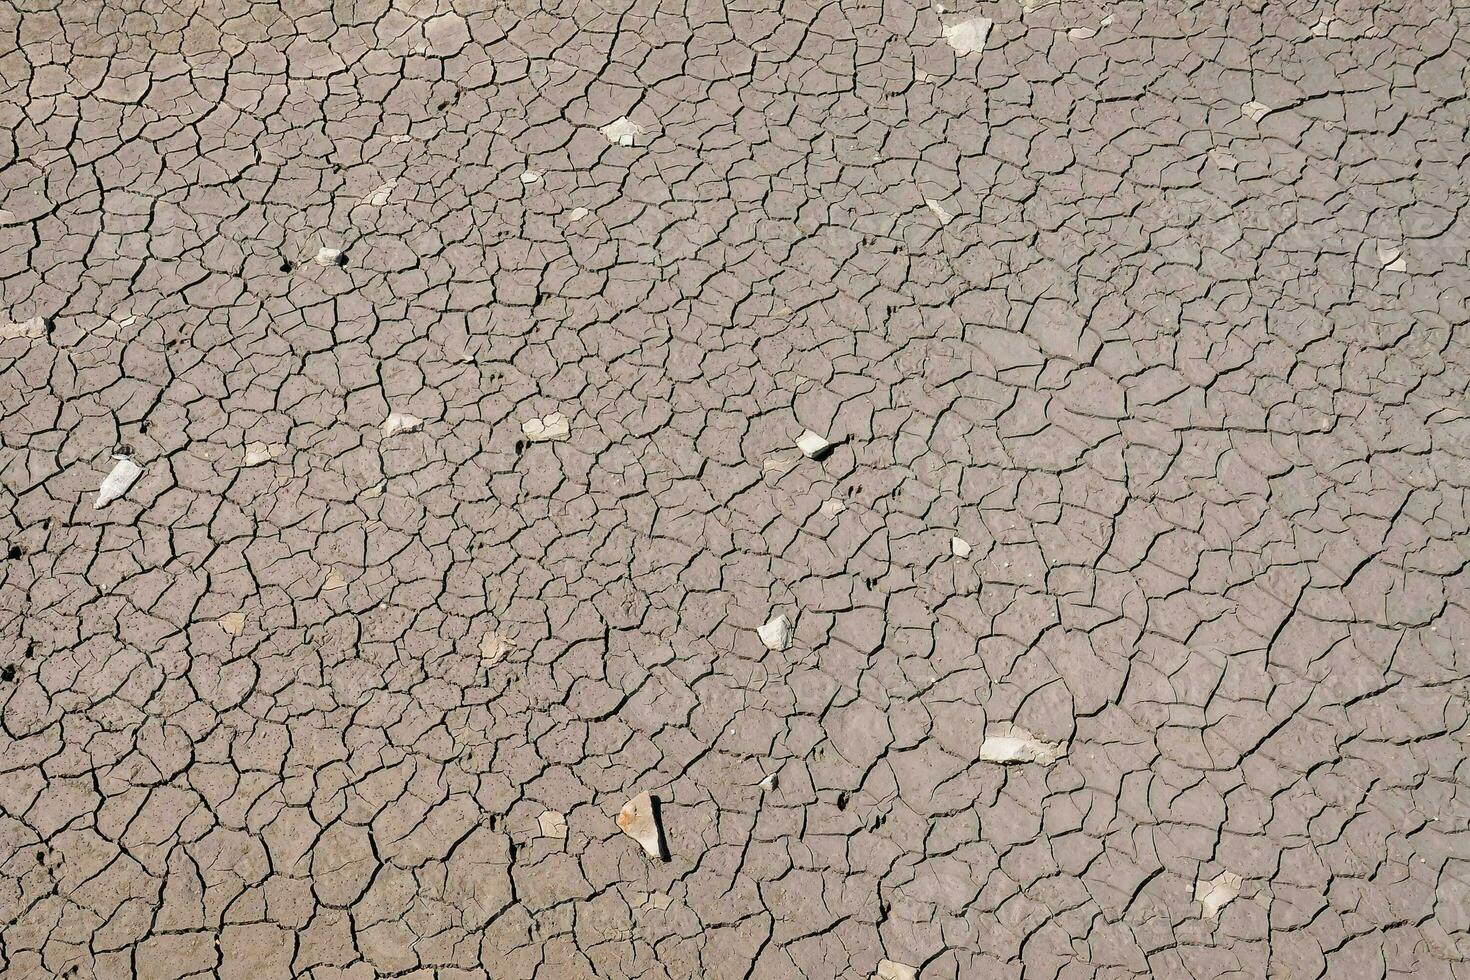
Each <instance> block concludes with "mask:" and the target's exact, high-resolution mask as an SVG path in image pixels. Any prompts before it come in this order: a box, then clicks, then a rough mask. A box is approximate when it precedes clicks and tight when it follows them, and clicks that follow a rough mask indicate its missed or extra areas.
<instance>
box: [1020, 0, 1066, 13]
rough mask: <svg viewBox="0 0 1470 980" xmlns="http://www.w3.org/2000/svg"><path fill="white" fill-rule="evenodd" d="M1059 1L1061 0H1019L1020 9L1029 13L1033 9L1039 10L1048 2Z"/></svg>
mask: <svg viewBox="0 0 1470 980" xmlns="http://www.w3.org/2000/svg"><path fill="white" fill-rule="evenodd" d="M1061 2H1062V0H1021V9H1022V10H1024V11H1025V12H1026V13H1028V14H1029V13H1031V11H1033V10H1040V9H1041V8H1042V7H1045V6H1047V5H1049V4H1053V3H1061Z"/></svg>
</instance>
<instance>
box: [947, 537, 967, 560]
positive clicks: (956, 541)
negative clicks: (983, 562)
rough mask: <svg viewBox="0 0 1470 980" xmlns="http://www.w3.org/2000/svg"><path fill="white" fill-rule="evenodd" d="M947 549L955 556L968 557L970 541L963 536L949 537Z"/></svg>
mask: <svg viewBox="0 0 1470 980" xmlns="http://www.w3.org/2000/svg"><path fill="white" fill-rule="evenodd" d="M949 550H950V551H951V552H953V553H954V556H955V557H956V558H968V557H970V542H968V541H966V540H965V539H964V538H950V539H949Z"/></svg>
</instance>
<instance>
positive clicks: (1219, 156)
mask: <svg viewBox="0 0 1470 980" xmlns="http://www.w3.org/2000/svg"><path fill="white" fill-rule="evenodd" d="M1210 159H1211V160H1213V161H1215V166H1217V167H1219V168H1220V169H1221V170H1228V171H1230V172H1231V173H1234V172H1235V168H1236V167H1238V166H1240V161H1239V160H1237V159H1236V158H1235V157H1234V156H1233V155H1231V154H1229V153H1226V152H1225V151H1224V150H1211V151H1210Z"/></svg>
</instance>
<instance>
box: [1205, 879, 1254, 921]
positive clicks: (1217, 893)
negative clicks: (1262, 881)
mask: <svg viewBox="0 0 1470 980" xmlns="http://www.w3.org/2000/svg"><path fill="white" fill-rule="evenodd" d="M1241 880H1242V879H1241V877H1240V875H1238V874H1236V873H1235V872H1233V871H1222V872H1220V873H1219V874H1218V875H1216V876H1215V877H1214V878H1213V879H1211V880H1209V881H1206V880H1205V879H1203V878H1200V879H1198V880H1197V881H1195V883H1194V900H1195V901H1196V902H1199V903H1200V911H1201V914H1202V915H1203V917H1204V918H1206V919H1214V918H1218V917H1219V915H1220V910H1221V909H1223V908H1224V907H1225V906H1227V905H1229V904H1230V903H1231V902H1233V901H1235V899H1236V898H1237V897H1239V895H1240V883H1241Z"/></svg>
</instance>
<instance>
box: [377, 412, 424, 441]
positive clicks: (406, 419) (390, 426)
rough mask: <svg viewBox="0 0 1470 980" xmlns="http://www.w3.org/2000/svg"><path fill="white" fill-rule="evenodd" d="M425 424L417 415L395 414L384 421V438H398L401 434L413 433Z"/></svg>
mask: <svg viewBox="0 0 1470 980" xmlns="http://www.w3.org/2000/svg"><path fill="white" fill-rule="evenodd" d="M423 424H424V420H423V419H421V418H419V417H418V416H417V415H405V414H403V413H401V412H393V413H392V414H391V415H389V416H388V417H387V418H386V419H384V420H383V438H384V439H386V438H388V437H389V436H396V435H397V434H398V433H400V432H412V431H413V430H415V429H417V428H419V427H420V426H422V425H423Z"/></svg>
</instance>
